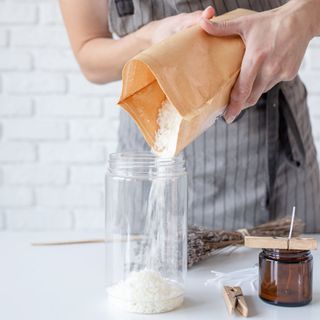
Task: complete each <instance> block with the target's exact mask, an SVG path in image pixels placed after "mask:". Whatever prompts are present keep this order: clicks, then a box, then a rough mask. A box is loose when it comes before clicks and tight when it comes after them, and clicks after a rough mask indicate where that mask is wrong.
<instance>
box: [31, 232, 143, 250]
mask: <svg viewBox="0 0 320 320" xmlns="http://www.w3.org/2000/svg"><path fill="white" fill-rule="evenodd" d="M142 239H143V236H142V235H132V236H130V238H127V237H123V238H119V239H107V240H104V239H85V240H70V241H54V242H33V243H31V245H32V246H34V247H45V246H64V245H74V244H93V243H105V242H126V241H128V240H130V241H136V240H142Z"/></svg>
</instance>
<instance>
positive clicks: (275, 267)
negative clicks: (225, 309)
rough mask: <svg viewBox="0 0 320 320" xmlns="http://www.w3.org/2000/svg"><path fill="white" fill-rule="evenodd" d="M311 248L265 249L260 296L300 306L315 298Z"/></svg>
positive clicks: (272, 301) (268, 299)
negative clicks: (313, 293)
mask: <svg viewBox="0 0 320 320" xmlns="http://www.w3.org/2000/svg"><path fill="white" fill-rule="evenodd" d="M312 261H313V258H312V254H311V252H310V251H309V250H303V251H300V250H279V249H263V250H262V252H261V253H260V255H259V287H260V291H259V296H260V298H261V299H262V300H264V301H265V302H268V303H271V304H275V305H279V306H286V307H290V306H291V307H298V306H303V305H306V304H308V303H309V302H310V301H311V300H312Z"/></svg>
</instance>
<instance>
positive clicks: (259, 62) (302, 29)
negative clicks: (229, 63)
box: [200, 0, 320, 123]
mask: <svg viewBox="0 0 320 320" xmlns="http://www.w3.org/2000/svg"><path fill="white" fill-rule="evenodd" d="M315 2H316V3H317V7H315V6H314V4H315ZM319 2H320V1H319V0H306V1H300V0H291V1H289V2H288V3H287V4H286V5H284V6H282V7H279V8H277V9H273V10H269V11H265V12H260V13H253V14H250V15H248V16H244V17H239V18H235V19H232V20H227V21H222V22H212V21H210V20H209V19H210V18H211V17H210V15H211V13H212V8H207V9H206V10H205V11H204V12H203V15H202V20H201V22H200V26H201V27H202V28H203V29H204V30H205V31H206V32H207V33H209V34H211V35H214V36H230V35H235V34H237V35H239V36H240V37H241V38H242V40H243V41H244V43H245V46H246V50H245V54H244V57H243V61H242V65H241V71H240V74H239V77H238V79H237V81H236V83H235V85H234V87H233V89H232V92H231V95H230V100H229V105H228V106H227V108H226V112H225V115H224V117H225V119H226V121H227V122H228V123H231V122H233V121H234V119H235V118H236V117H237V116H238V115H239V113H240V112H241V110H242V109H245V108H247V107H249V106H252V105H255V104H256V103H257V101H258V99H259V98H260V96H261V95H262V94H263V93H264V92H266V91H268V90H270V89H271V88H272V87H273V86H274V85H275V84H277V83H278V82H280V81H290V80H292V79H294V78H295V76H296V75H297V73H298V70H299V68H300V65H301V62H302V59H303V56H304V54H305V51H306V48H307V46H308V43H309V41H310V40H311V39H312V37H314V36H315V35H317V32H318V28H319V21H318V20H319V19H318V17H319V11H318V10H319V8H320V5H319Z"/></svg>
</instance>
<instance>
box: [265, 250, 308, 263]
mask: <svg viewBox="0 0 320 320" xmlns="http://www.w3.org/2000/svg"><path fill="white" fill-rule="evenodd" d="M262 253H263V254H264V255H265V256H266V257H267V258H270V259H273V260H290V259H306V258H308V257H310V256H311V251H310V250H286V249H262Z"/></svg>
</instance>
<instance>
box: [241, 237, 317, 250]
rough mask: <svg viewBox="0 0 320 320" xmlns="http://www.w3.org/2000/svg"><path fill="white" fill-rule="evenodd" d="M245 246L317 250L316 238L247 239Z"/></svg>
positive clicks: (245, 239)
mask: <svg viewBox="0 0 320 320" xmlns="http://www.w3.org/2000/svg"><path fill="white" fill-rule="evenodd" d="M244 245H245V247H248V248H264V249H283V250H316V249H317V240H316V239H315V238H296V237H293V238H291V239H288V238H280V237H245V238H244Z"/></svg>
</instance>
